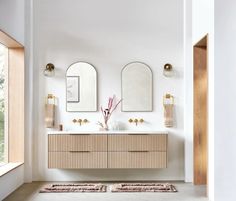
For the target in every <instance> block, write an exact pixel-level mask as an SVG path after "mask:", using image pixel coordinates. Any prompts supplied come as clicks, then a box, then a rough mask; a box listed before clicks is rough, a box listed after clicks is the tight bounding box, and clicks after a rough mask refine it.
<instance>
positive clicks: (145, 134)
mask: <svg viewBox="0 0 236 201" xmlns="http://www.w3.org/2000/svg"><path fill="white" fill-rule="evenodd" d="M128 135H144V136H147V135H150V134H147V133H128Z"/></svg>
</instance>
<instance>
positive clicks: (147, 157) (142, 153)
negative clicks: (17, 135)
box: [48, 134, 168, 168]
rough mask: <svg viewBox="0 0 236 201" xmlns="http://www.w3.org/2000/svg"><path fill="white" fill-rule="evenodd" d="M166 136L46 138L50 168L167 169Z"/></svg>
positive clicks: (56, 136)
mask: <svg viewBox="0 0 236 201" xmlns="http://www.w3.org/2000/svg"><path fill="white" fill-rule="evenodd" d="M167 139H168V135H166V134H158V135H146V134H141V135H117V134H111V135H105V134H104V135H101V134H99V135H96V134H94V135H81V134H80V135H68V134H65V135H56V134H55V135H49V136H48V150H49V157H48V167H49V168H166V167H167Z"/></svg>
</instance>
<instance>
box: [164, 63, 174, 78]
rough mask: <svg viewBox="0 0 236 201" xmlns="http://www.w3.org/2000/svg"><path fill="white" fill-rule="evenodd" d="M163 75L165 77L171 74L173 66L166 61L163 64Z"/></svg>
mask: <svg viewBox="0 0 236 201" xmlns="http://www.w3.org/2000/svg"><path fill="white" fill-rule="evenodd" d="M163 75H164V76H165V77H171V76H173V66H172V65H171V64H169V63H167V64H165V65H164V69H163Z"/></svg>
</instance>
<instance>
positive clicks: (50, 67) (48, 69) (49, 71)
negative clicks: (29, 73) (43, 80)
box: [43, 63, 55, 77]
mask: <svg viewBox="0 0 236 201" xmlns="http://www.w3.org/2000/svg"><path fill="white" fill-rule="evenodd" d="M43 74H44V75H45V76H47V77H53V76H54V75H55V66H54V65H53V64H52V63H48V64H47V65H46V68H45V70H44V72H43Z"/></svg>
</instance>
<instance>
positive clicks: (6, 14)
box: [0, 0, 25, 200]
mask: <svg viewBox="0 0 236 201" xmlns="http://www.w3.org/2000/svg"><path fill="white" fill-rule="evenodd" d="M24 3H25V1H24V0H7V1H6V0H5V1H4V0H0V29H1V30H2V31H4V32H6V33H7V34H9V35H10V36H12V37H13V38H14V39H15V40H17V41H18V42H19V43H21V44H22V45H24V28H25V27H24V20H25V13H24V11H25V10H24V6H25V4H24ZM23 183H24V165H22V166H20V167H18V168H16V169H14V170H13V171H11V172H9V173H7V174H6V175H4V176H2V177H0V186H1V188H0V200H2V199H3V198H4V197H5V196H7V195H9V194H10V193H11V192H12V191H14V190H15V189H16V188H18V187H19V186H20V185H22V184H23Z"/></svg>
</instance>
